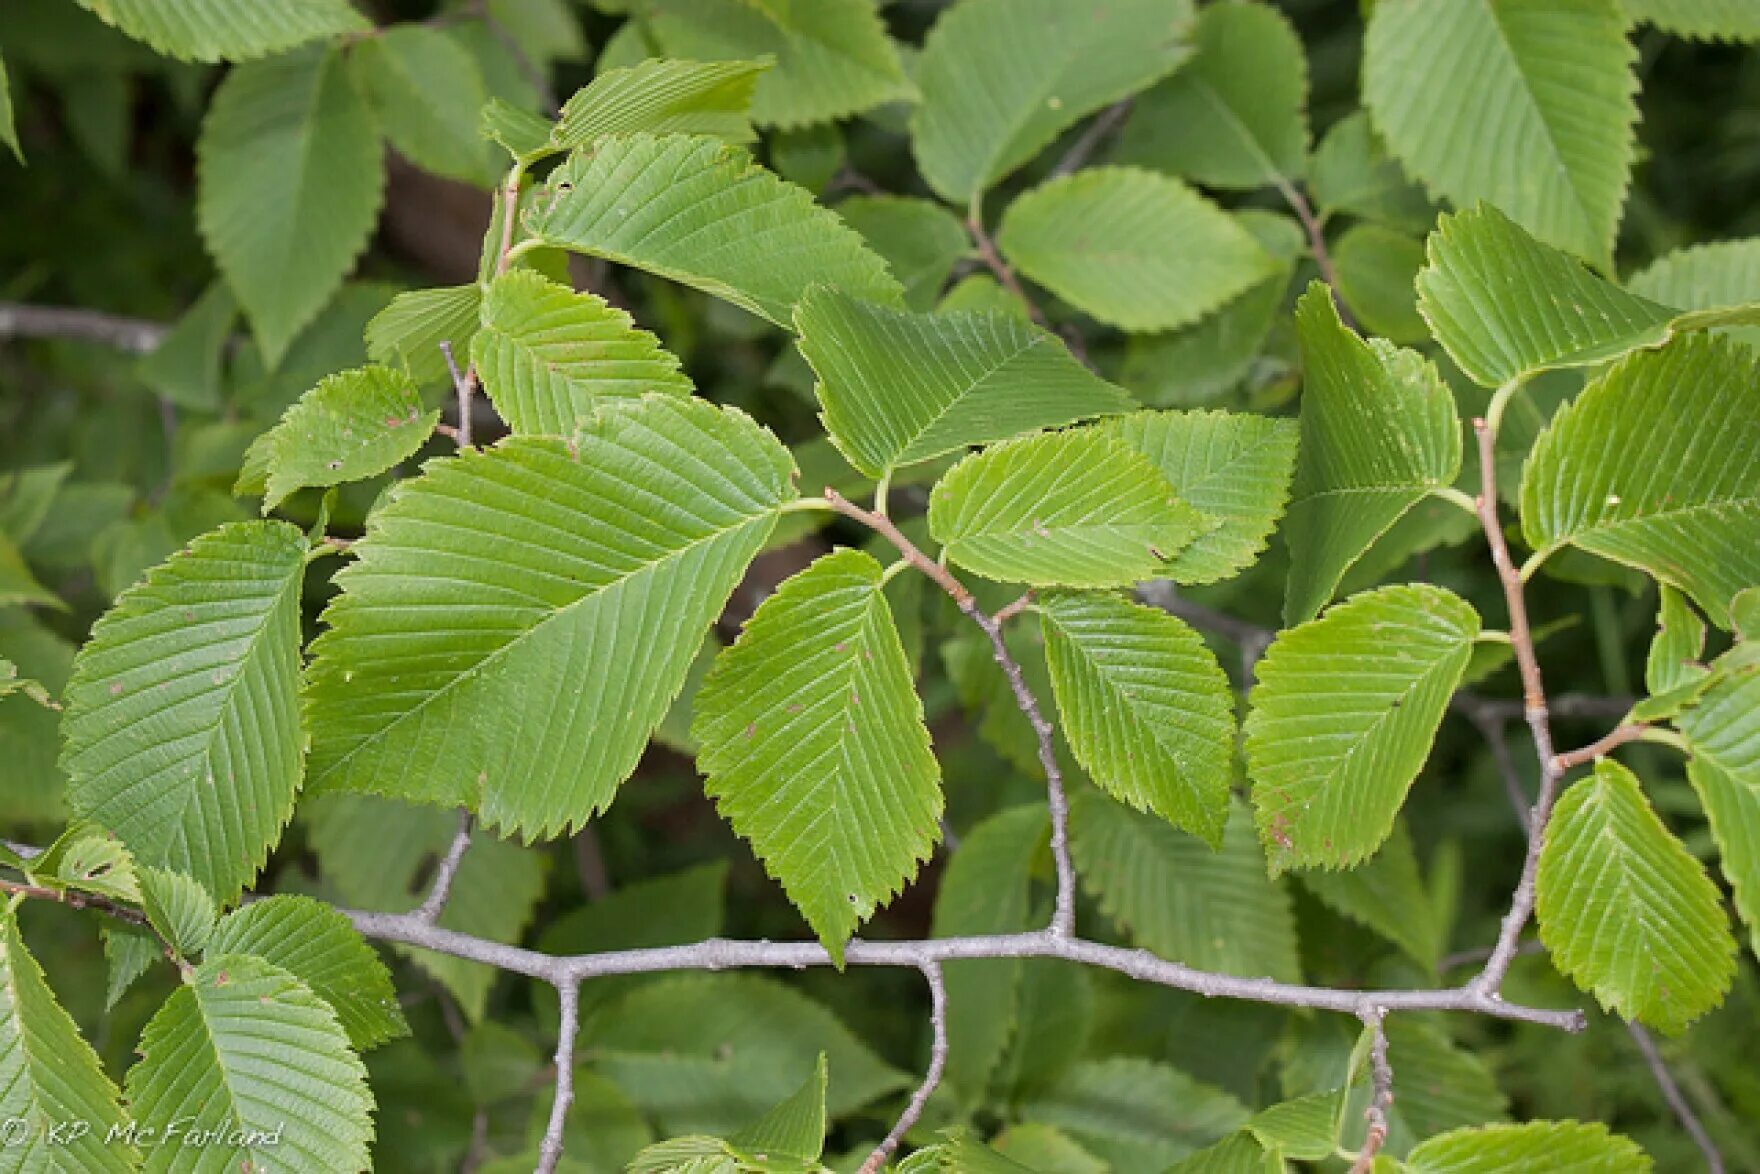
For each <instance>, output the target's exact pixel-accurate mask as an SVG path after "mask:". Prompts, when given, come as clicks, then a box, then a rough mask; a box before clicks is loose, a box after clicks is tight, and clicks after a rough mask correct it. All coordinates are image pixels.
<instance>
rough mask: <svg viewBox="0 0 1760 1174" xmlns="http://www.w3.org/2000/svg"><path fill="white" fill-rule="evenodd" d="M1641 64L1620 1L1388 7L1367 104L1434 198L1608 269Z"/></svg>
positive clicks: (1377, 33)
mask: <svg viewBox="0 0 1760 1174" xmlns="http://www.w3.org/2000/svg"><path fill="white" fill-rule="evenodd" d="M1636 57H1637V52H1636V51H1635V50H1634V49H1633V48H1632V46H1631V44H1630V43H1629V42H1628V41H1627V40H1626V22H1625V19H1624V16H1623V14H1622V13H1621V12H1620V11H1619V7H1618V3H1617V0H1562V2H1558V3H1550V4H1536V3H1530V2H1527V0H1386V2H1385V3H1377V4H1376V5H1375V8H1374V11H1373V13H1372V14H1371V15H1370V18H1369V29H1368V34H1367V37H1366V39H1365V42H1364V53H1363V98H1364V104H1365V105H1366V106H1367V107H1368V108H1369V112H1370V114H1371V115H1372V116H1373V117H1374V119H1375V125H1376V127H1377V129H1379V130H1380V131H1381V133H1382V134H1383V135H1384V136H1386V139H1387V145H1388V146H1389V147H1390V148H1391V149H1392V151H1393V153H1394V154H1395V155H1397V156H1399V158H1400V159H1401V160H1402V161H1403V162H1404V163H1405V164H1406V166H1407V168H1408V169H1409V170H1410V171H1411V172H1412V173H1413V174H1414V175H1415V176H1416V177H1417V178H1419V179H1421V180H1423V181H1424V182H1425V183H1426V184H1428V185H1429V186H1430V187H1431V188H1432V189H1434V190H1435V191H1437V192H1439V193H1440V194H1442V195H1444V196H1446V197H1448V199H1450V200H1452V201H1453V202H1454V203H1455V204H1456V205H1458V206H1461V207H1465V206H1467V205H1469V204H1472V203H1474V202H1475V201H1478V200H1487V201H1489V202H1491V203H1493V204H1496V205H1497V206H1498V207H1500V208H1502V209H1504V210H1505V211H1506V212H1508V213H1509V214H1510V215H1511V216H1512V217H1514V218H1515V219H1516V221H1517V222H1518V223H1520V224H1522V225H1523V226H1524V227H1525V228H1527V229H1528V231H1530V232H1532V233H1533V234H1534V235H1535V236H1538V237H1539V238H1540V239H1541V240H1544V241H1547V242H1549V243H1551V244H1554V245H1557V246H1559V247H1560V248H1564V249H1569V250H1570V251H1572V252H1574V253H1576V254H1577V255H1579V256H1581V257H1586V258H1588V259H1590V260H1592V261H1595V262H1598V263H1600V264H1602V265H1603V266H1605V265H1606V263H1607V262H1608V261H1609V260H1610V258H1611V255H1612V252H1613V238H1614V233H1615V230H1616V229H1617V227H1618V225H1619V218H1620V209H1621V206H1622V205H1623V204H1624V203H1625V194H1626V184H1627V183H1628V182H1629V180H1630V176H1631V168H1632V158H1633V154H1634V144H1633V135H1632V127H1633V124H1634V123H1635V122H1636V121H1637V117H1638V109H1637V103H1636V102H1635V101H1634V100H1633V99H1634V94H1635V92H1636V90H1637V88H1638V87H1637V79H1636V77H1635V76H1634V74H1633V70H1632V66H1633V63H1634V61H1635V59H1636Z"/></svg>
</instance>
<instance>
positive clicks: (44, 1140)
mask: <svg viewBox="0 0 1760 1174" xmlns="http://www.w3.org/2000/svg"><path fill="white" fill-rule="evenodd" d="M117 1102H118V1098H117V1093H116V1088H115V1086H114V1085H112V1084H111V1083H110V1080H109V1078H108V1077H107V1076H105V1075H104V1069H103V1066H102V1064H101V1063H100V1062H99V1060H98V1054H97V1053H96V1052H94V1051H93V1050H92V1045H90V1044H88V1043H87V1042H86V1041H85V1038H84V1037H83V1036H81V1035H80V1033H79V1027H78V1025H77V1024H75V1023H74V1021H73V1017H72V1016H71V1015H69V1014H68V1013H67V1012H66V1011H64V1010H62V1009H61V1005H60V1004H59V1003H57V1002H56V1001H55V993H54V992H53V991H52V990H50V989H49V984H48V983H47V982H45V981H44V980H43V970H42V968H41V967H40V966H38V965H37V960H36V959H35V958H33V957H31V954H30V951H29V950H27V949H26V948H25V944H24V939H23V938H22V937H20V936H19V932H18V921H17V918H16V917H15V915H14V914H13V912H12V910H11V908H10V907H7V908H0V1118H3V1119H5V1120H6V1121H9V1122H19V1123H21V1124H22V1125H23V1126H24V1128H23V1130H22V1131H21V1130H19V1129H18V1127H17V1126H13V1127H10V1128H9V1131H8V1141H7V1147H6V1150H5V1154H6V1168H7V1169H8V1170H20V1171H37V1170H81V1171H93V1172H97V1171H103V1172H105V1174H109V1172H111V1171H128V1170H132V1169H134V1168H135V1160H136V1157H137V1155H136V1154H135V1152H134V1147H133V1146H131V1145H128V1144H126V1143H124V1144H120V1145H118V1144H116V1143H115V1142H111V1141H107V1140H106V1138H105V1135H106V1134H107V1133H108V1132H109V1131H110V1130H111V1129H118V1130H120V1129H123V1128H125V1126H126V1122H127V1118H126V1117H124V1115H123V1111H122V1106H121V1105H120V1104H118V1103H117ZM70 1121H83V1122H85V1123H87V1124H88V1125H89V1126H90V1127H91V1128H90V1129H89V1130H87V1131H86V1132H84V1133H81V1134H79V1135H77V1136H74V1137H72V1138H71V1139H70V1140H69V1141H67V1142H63V1143H60V1144H57V1143H55V1142H53V1141H52V1140H51V1139H50V1136H49V1134H48V1130H49V1129H50V1128H51V1127H53V1126H55V1125H58V1124H60V1123H62V1122H70Z"/></svg>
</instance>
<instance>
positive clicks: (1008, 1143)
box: [991, 1121, 1111, 1174]
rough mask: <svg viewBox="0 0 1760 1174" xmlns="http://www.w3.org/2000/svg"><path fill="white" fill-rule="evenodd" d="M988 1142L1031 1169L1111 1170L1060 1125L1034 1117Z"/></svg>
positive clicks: (1092, 1173)
mask: <svg viewBox="0 0 1760 1174" xmlns="http://www.w3.org/2000/svg"><path fill="white" fill-rule="evenodd" d="M991 1146H992V1148H994V1149H995V1150H996V1152H997V1153H999V1154H1001V1155H1002V1156H1003V1157H1005V1158H1008V1159H1010V1160H1012V1161H1017V1162H1021V1163H1023V1164H1024V1165H1025V1166H1026V1167H1027V1168H1028V1169H1031V1170H1055V1171H1057V1174H1108V1171H1110V1170H1111V1167H1110V1166H1108V1165H1107V1164H1106V1163H1105V1162H1102V1161H1101V1160H1100V1159H1099V1158H1096V1157H1095V1156H1094V1155H1093V1154H1090V1153H1089V1152H1088V1151H1087V1150H1085V1149H1083V1148H1082V1147H1081V1146H1079V1145H1077V1144H1076V1143H1075V1142H1074V1141H1072V1140H1070V1137H1069V1135H1068V1134H1066V1133H1064V1132H1063V1131H1062V1130H1061V1129H1058V1128H1056V1127H1054V1126H1051V1125H1044V1124H1040V1123H1039V1122H1036V1121H1023V1122H1020V1123H1018V1124H1015V1125H1010V1126H1009V1127H1008V1128H1007V1129H1004V1130H1003V1131H1002V1132H1001V1133H999V1134H997V1135H996V1139H995V1140H994V1141H993V1142H991Z"/></svg>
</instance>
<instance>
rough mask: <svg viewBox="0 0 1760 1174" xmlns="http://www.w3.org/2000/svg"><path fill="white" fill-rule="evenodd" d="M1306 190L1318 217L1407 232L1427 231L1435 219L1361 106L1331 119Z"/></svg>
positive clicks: (1310, 167) (1431, 208)
mask: <svg viewBox="0 0 1760 1174" xmlns="http://www.w3.org/2000/svg"><path fill="white" fill-rule="evenodd" d="M1308 188H1309V190H1310V191H1311V192H1312V193H1313V195H1314V203H1315V204H1316V205H1317V206H1318V208H1319V211H1320V213H1321V215H1322V216H1328V217H1330V216H1333V215H1336V214H1338V213H1340V212H1343V213H1346V214H1348V215H1351V216H1355V217H1357V218H1358V219H1361V220H1367V221H1370V222H1371V223H1374V224H1385V225H1387V226H1388V227H1390V228H1397V229H1403V230H1405V231H1406V232H1426V231H1428V230H1429V228H1430V225H1431V224H1432V223H1433V222H1434V221H1435V219H1436V209H1435V208H1434V207H1432V206H1431V204H1430V200H1429V199H1428V197H1426V196H1425V195H1424V189H1423V188H1421V187H1419V186H1418V185H1417V184H1415V183H1413V182H1412V181H1411V180H1410V179H1408V178H1407V177H1406V173H1405V172H1404V171H1403V170H1402V169H1401V168H1400V165H1399V162H1398V161H1397V160H1395V159H1394V158H1392V157H1391V156H1390V155H1388V153H1387V148H1386V147H1385V146H1384V145H1383V144H1382V142H1381V139H1380V137H1379V136H1378V135H1376V133H1375V128H1374V127H1373V126H1372V125H1371V124H1370V121H1369V115H1368V112H1367V111H1363V110H1358V111H1354V112H1353V113H1350V114H1347V115H1345V116H1344V117H1343V118H1341V119H1339V120H1338V121H1337V122H1335V123H1333V124H1332V129H1330V130H1328V131H1327V132H1326V136H1325V137H1324V138H1322V139H1321V140H1320V145H1319V146H1318V147H1316V148H1314V158H1313V159H1312V160H1311V161H1310V163H1309V165H1308Z"/></svg>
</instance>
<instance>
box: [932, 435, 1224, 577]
mask: <svg viewBox="0 0 1760 1174" xmlns="http://www.w3.org/2000/svg"><path fill="white" fill-rule="evenodd" d="M1207 528H1208V524H1207V520H1206V519H1205V518H1204V516H1203V515H1201V514H1200V513H1198V511H1197V510H1195V509H1193V508H1192V507H1191V506H1189V505H1187V504H1186V503H1185V502H1183V501H1181V500H1179V498H1178V497H1176V496H1175V495H1174V492H1173V487H1172V486H1171V485H1169V484H1168V482H1167V478H1166V477H1163V476H1162V475H1161V472H1160V470H1158V469H1156V468H1155V466H1154V465H1152V464H1150V463H1149V459H1148V458H1147V457H1145V456H1143V455H1142V454H1141V453H1139V452H1137V451H1136V450H1135V449H1132V448H1128V447H1126V446H1125V445H1124V444H1123V443H1122V442H1121V441H1117V440H1113V439H1112V438H1111V437H1109V436H1104V435H1101V434H1100V433H1097V432H1094V431H1091V430H1077V431H1072V432H1053V433H1049V434H1047V435H1044V436H1034V437H1029V438H1027V439H1025V440H1015V441H1009V442H1006V443H1003V444H998V445H994V446H992V447H990V448H988V449H985V450H984V451H983V452H981V453H977V454H975V455H973V456H969V457H967V458H966V459H965V460H963V461H961V462H960V463H959V464H957V465H955V466H954V467H953V468H952V469H951V470H950V471H949V472H948V474H947V475H946V476H945V477H943V478H942V479H941V480H940V481H939V482H937V483H936V485H935V488H934V490H933V492H931V494H930V496H929V532H930V533H931V534H932V535H933V536H934V538H935V540H936V541H937V542H940V543H942V544H943V545H944V546H945V547H946V552H945V553H946V554H947V557H948V558H949V559H951V560H952V561H953V562H955V563H958V564H959V565H960V566H962V567H966V568H968V569H969V570H972V571H976V572H977V573H978V574H980V575H983V576H984V577H986V578H990V579H998V580H1001V581H1003V582H1012V583H1026V584H1029V585H1032V586H1040V587H1055V586H1064V587H1115V586H1128V585H1130V584H1133V583H1137V582H1140V581H1142V580H1144V579H1148V578H1152V577H1153V576H1154V575H1155V574H1156V573H1157V572H1158V570H1159V569H1160V567H1161V565H1162V564H1163V563H1164V562H1165V561H1166V560H1167V559H1169V558H1172V557H1173V556H1174V555H1176V554H1178V553H1179V552H1180V551H1181V550H1182V549H1184V548H1185V547H1186V545H1187V544H1189V543H1190V542H1191V541H1192V540H1193V539H1194V538H1196V537H1197V536H1198V535H1199V534H1200V533H1202V532H1204V530H1206V529H1207Z"/></svg>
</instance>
